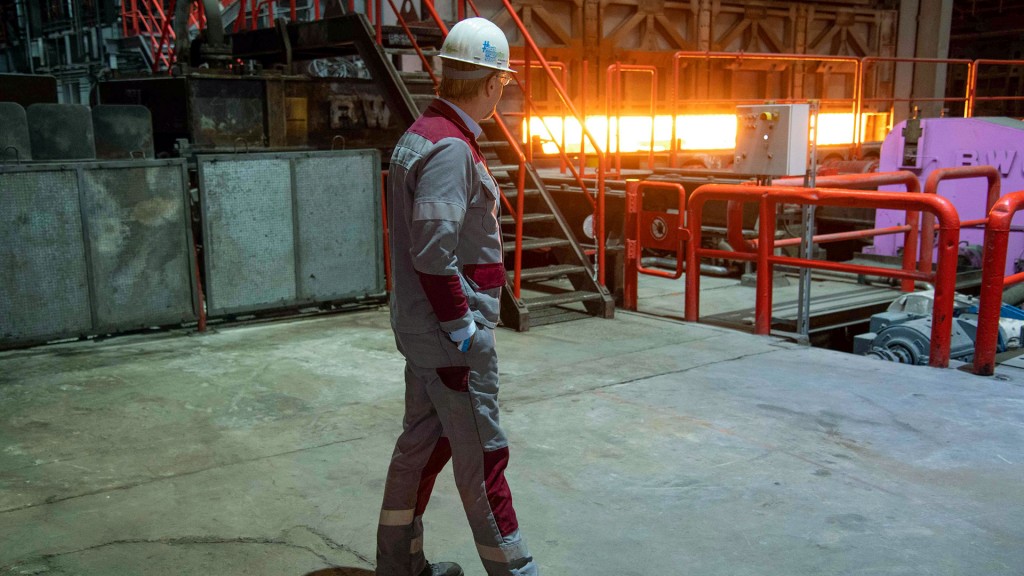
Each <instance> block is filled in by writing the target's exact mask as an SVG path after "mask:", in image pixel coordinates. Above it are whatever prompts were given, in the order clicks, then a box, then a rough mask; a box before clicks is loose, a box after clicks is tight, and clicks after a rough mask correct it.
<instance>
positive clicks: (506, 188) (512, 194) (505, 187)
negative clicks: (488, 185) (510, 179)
mask: <svg viewBox="0 0 1024 576" xmlns="http://www.w3.org/2000/svg"><path fill="white" fill-rule="evenodd" d="M498 187H499V188H501V192H502V194H504V195H505V197H506V198H508V199H509V200H511V199H513V198H516V197H518V196H519V188H517V187H516V185H515V184H499V186H498ZM523 193H524V194H526V197H527V198H529V197H530V196H536V195H538V194H540V190H538V189H536V188H526V189H524V190H523Z"/></svg>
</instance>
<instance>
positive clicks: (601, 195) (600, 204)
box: [425, 0, 607, 286]
mask: <svg viewBox="0 0 1024 576" xmlns="http://www.w3.org/2000/svg"><path fill="white" fill-rule="evenodd" d="M425 3H427V4H433V2H432V0H425ZM501 3H502V4H503V5H504V6H505V9H506V10H507V11H508V14H509V16H510V17H511V18H512V21H513V22H515V25H516V28H518V29H519V34H520V35H521V36H522V37H523V42H524V43H525V46H524V50H525V49H526V48H529V49H530V50H531V51H532V52H533V54H535V55H536V56H537V59H538V61H539V62H540V64H541V66H543V68H544V72H545V73H546V74H547V76H548V80H550V82H551V84H552V85H553V86H554V87H555V92H556V93H557V94H558V97H559V98H561V100H562V102H564V103H565V106H566V107H567V108H568V109H569V112H570V113H571V114H572V115H573V116H574V117H575V118H576V120H577V121H578V122H579V123H580V128H581V129H582V131H583V134H584V136H586V137H587V139H588V140H590V144H591V146H593V147H594V153H595V154H596V155H597V158H598V165H597V190H596V192H597V201H596V210H595V214H594V236H595V239H596V240H597V283H598V284H600V285H602V286H604V278H605V186H604V177H605V170H606V168H607V166H606V164H605V163H606V152H605V151H603V150H602V149H601V147H600V146H598V144H597V139H596V138H595V137H594V135H593V134H591V133H590V130H588V129H587V122H586V118H584V117H583V116H581V115H580V113H579V111H578V110H577V109H576V105H575V104H573V101H572V99H571V98H569V94H568V93H567V92H566V90H565V88H564V87H563V86H562V85H561V83H559V82H558V78H557V77H556V76H555V72H554V70H552V69H551V66H550V65H549V64H548V61H547V59H546V58H544V54H543V53H542V52H541V50H540V48H539V47H538V46H537V43H536V42H534V41H533V36H531V35H530V32H529V31H528V30H527V29H526V25H525V24H523V21H522V19H520V18H519V14H516V10H515V7H513V6H512V3H511V2H509V0H501ZM528 96H529V95H527V97H528ZM563 153H564V151H563ZM573 174H574V176H575V177H576V179H577V181H578V182H579V183H580V185H581V189H582V190H583V191H584V192H586V191H587V188H586V186H584V185H583V184H584V183H583V179H582V177H580V175H579V174H576V173H575V170H573ZM586 195H587V197H588V198H589V197H590V195H589V193H587V194H586Z"/></svg>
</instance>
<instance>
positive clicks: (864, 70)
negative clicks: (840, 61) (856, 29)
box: [857, 56, 974, 130]
mask: <svg viewBox="0 0 1024 576" xmlns="http://www.w3.org/2000/svg"><path fill="white" fill-rule="evenodd" d="M882 62H891V63H893V64H899V63H905V64H913V65H914V66H917V65H920V64H932V65H937V66H938V65H949V64H954V65H960V66H967V77H968V79H970V78H972V77H973V76H974V62H973V61H971V60H963V59H958V58H898V57H882V56H868V57H866V58H862V59H861V65H860V69H859V77H858V79H857V87H858V92H859V95H860V96H859V98H858V101H857V109H858V112H862V111H863V110H864V108H865V104H868V103H872V102H888V103H889V122H890V125H889V129H890V130H891V129H892V125H891V123H892V118H893V113H894V111H895V107H896V103H897V102H907V103H912V102H921V103H925V102H941V103H943V104H944V103H946V102H963V103H964V114H963V116H964V118H967V117H969V116H970V109H971V107H970V93H971V89H970V81H968V82H967V85H968V86H967V90H966V91H965V93H964V94H963V95H962V96H954V97H948V96H942V97H915V96H908V97H902V98H897V97H896V96H895V95H890V96H887V97H877V96H876V97H872V98H866V97H865V96H864V93H865V83H866V82H867V79H868V72H869V70H870V68H871V67H872V66H874V65H876V64H878V63H882ZM895 75H896V72H895V71H894V72H893V77H895Z"/></svg>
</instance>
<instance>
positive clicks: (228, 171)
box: [198, 154, 296, 316]
mask: <svg viewBox="0 0 1024 576" xmlns="http://www.w3.org/2000/svg"><path fill="white" fill-rule="evenodd" d="M198 159H199V186H200V197H201V199H202V209H203V246H204V249H205V251H204V256H205V264H206V301H207V308H208V311H209V313H210V315H211V316H215V315H219V314H230V313H233V312H246V311H253V310H260V309H267V308H274V307H279V306H284V305H287V304H291V303H294V302H295V300H296V291H295V251H294V230H293V229H294V222H293V214H292V177H291V163H290V162H289V160H287V159H283V158H281V157H280V156H275V155H265V154H257V155H250V156H199V157H198Z"/></svg>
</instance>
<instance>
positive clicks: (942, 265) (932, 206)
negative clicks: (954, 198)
mask: <svg viewBox="0 0 1024 576" xmlns="http://www.w3.org/2000/svg"><path fill="white" fill-rule="evenodd" d="M710 200H724V201H728V200H738V201H741V202H742V201H745V202H753V201H758V202H759V211H760V216H761V222H760V230H759V245H758V251H757V255H756V261H757V264H758V268H757V293H756V298H755V300H756V305H755V325H754V331H755V333H756V334H768V333H769V332H770V330H771V307H772V293H771V289H772V285H771V278H772V270H773V266H774V265H775V264H786V265H792V266H797V267H810V268H817V269H824V270H835V271H844V272H845V271H863V272H866V273H870V274H876V275H880V276H891V277H895V278H901V279H903V280H904V283H907V282H910V283H911V285H913V284H912V283H913V282H914V281H916V280H931V279H932V278H934V282H935V303H934V306H933V313H932V333H931V349H930V352H929V365H931V366H935V367H946V366H948V365H949V345H950V338H951V333H952V329H953V326H952V322H953V296H954V290H955V287H956V259H957V244H958V242H959V239H960V218H959V216H957V213H956V209H955V207H954V206H953V204H952V203H951V202H950V201H949V200H947V199H945V198H942V197H939V196H935V195H928V194H906V193H894V192H871V191H855V190H839V189H821V188H818V189H807V188H797V187H781V186H771V187H768V186H748V185H741V184H705V185H703V186H701V187H699V188H697V190H695V191H694V192H693V194H691V195H690V198H689V204H690V208H689V211H688V213H687V224H688V226H689V227H690V234H691V239H690V242H689V243H688V250H687V264H689V265H690V267H691V269H693V268H694V267H695V266H699V258H700V257H701V256H711V257H722V256H724V257H733V258H735V259H740V260H749V259H750V256H751V255H750V254H739V253H737V254H733V255H731V256H730V254H729V253H725V254H724V255H723V254H722V251H720V250H709V249H701V248H699V245H700V234H701V214H702V208H703V205H704V203H705V202H707V201H710ZM781 203H786V204H802V205H814V206H821V205H826V206H855V207H874V208H885V209H894V210H906V211H908V213H916V212H917V211H920V210H927V211H929V212H933V213H935V214H936V215H937V216H938V220H939V265H938V270H937V271H936V273H935V274H934V275H933V274H926V273H922V272H919V271H917V270H916V269H915V268H914V267H910V268H905V269H903V270H891V269H887V268H879V267H870V266H859V265H851V264H841V263H836V262H821V261H808V260H805V259H801V258H790V257H785V256H775V255H773V254H772V252H773V251H774V245H773V240H774V237H775V213H776V206H777V205H778V204H781ZM1004 257H1005V255H1004ZM699 290H700V277H699V275H698V274H688V275H687V286H686V314H685V317H686V320H688V321H697V318H698V316H699V310H698V308H699V296H698V293H699Z"/></svg>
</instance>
